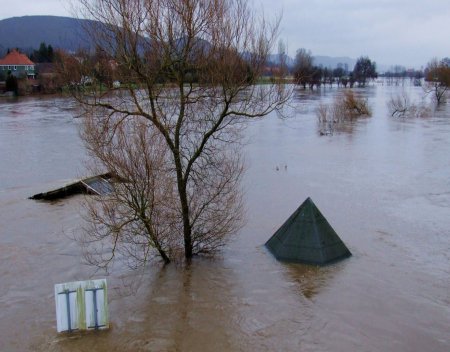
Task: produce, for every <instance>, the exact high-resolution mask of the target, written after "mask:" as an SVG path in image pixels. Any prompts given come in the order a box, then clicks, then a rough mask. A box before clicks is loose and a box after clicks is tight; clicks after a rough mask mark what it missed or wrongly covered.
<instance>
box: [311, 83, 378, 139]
mask: <svg viewBox="0 0 450 352" xmlns="http://www.w3.org/2000/svg"><path fill="white" fill-rule="evenodd" d="M371 114H372V113H371V111H370V108H369V104H368V102H367V99H364V98H362V97H357V96H355V94H354V93H353V91H351V90H346V91H344V93H343V94H342V95H338V96H337V97H336V98H335V99H334V101H333V103H332V104H329V105H326V104H321V105H319V107H318V108H317V110H316V116H317V119H318V122H319V132H320V134H332V133H333V132H334V131H335V130H336V128H337V127H338V126H342V125H343V124H344V123H345V122H347V121H352V120H354V119H356V118H358V117H368V116H371Z"/></svg>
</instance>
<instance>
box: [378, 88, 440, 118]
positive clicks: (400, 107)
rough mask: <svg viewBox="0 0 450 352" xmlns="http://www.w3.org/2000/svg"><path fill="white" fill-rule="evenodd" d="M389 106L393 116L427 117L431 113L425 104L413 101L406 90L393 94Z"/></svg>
mask: <svg viewBox="0 0 450 352" xmlns="http://www.w3.org/2000/svg"><path fill="white" fill-rule="evenodd" d="M387 106H388V109H389V113H390V114H391V116H392V117H405V118H407V117H427V116H430V114H431V111H430V109H429V108H428V107H427V106H426V105H425V104H423V103H421V104H415V103H412V102H411V99H410V98H409V95H408V94H407V93H406V92H402V93H401V94H397V95H395V96H392V97H391V98H390V99H389V101H388V102H387Z"/></svg>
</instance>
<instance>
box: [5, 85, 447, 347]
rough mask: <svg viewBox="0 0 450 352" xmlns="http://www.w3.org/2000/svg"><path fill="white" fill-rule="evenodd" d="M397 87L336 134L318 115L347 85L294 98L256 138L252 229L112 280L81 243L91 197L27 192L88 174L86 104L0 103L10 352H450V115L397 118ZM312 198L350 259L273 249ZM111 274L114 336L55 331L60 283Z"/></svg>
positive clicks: (116, 272) (250, 180)
mask: <svg viewBox="0 0 450 352" xmlns="http://www.w3.org/2000/svg"><path fill="white" fill-rule="evenodd" d="M400 89H403V88H401V87H389V86H382V85H377V86H371V87H368V88H366V89H364V90H359V93H361V94H363V95H365V96H366V97H367V98H368V99H369V103H370V105H371V107H372V110H373V116H372V117H371V118H366V119H362V120H359V121H355V122H353V123H351V124H349V125H348V126H346V127H345V128H342V129H341V131H337V132H336V133H334V134H333V135H329V136H320V134H319V133H318V126H317V122H316V117H315V113H314V109H315V108H316V107H317V105H318V104H320V103H323V102H329V101H331V100H332V98H333V96H334V95H335V94H336V93H337V91H338V90H337V89H336V88H333V89H329V88H327V89H325V90H322V91H321V92H314V93H309V92H304V91H302V90H299V91H296V92H295V94H294V99H293V104H292V105H293V112H292V114H291V116H290V117H289V118H287V119H280V118H279V117H277V116H276V115H275V114H273V115H271V116H269V117H267V118H266V119H263V120H260V121H257V122H254V123H251V124H250V125H249V126H248V128H247V130H246V144H245V148H244V149H245V157H246V161H247V166H248V167H247V172H246V176H245V180H244V183H243V189H244V192H245V198H246V206H247V218H248V221H247V224H246V226H245V227H244V228H243V229H242V230H241V232H240V233H239V235H238V236H236V237H235V238H234V239H233V241H232V242H230V244H229V245H228V246H227V247H226V248H224V250H223V252H222V254H221V255H220V256H218V257H216V258H214V259H202V258H196V259H195V260H194V261H193V263H192V264H191V265H189V266H182V265H175V264H171V265H169V266H166V267H162V266H159V265H154V266H152V267H149V268H147V269H146V270H145V271H144V272H130V271H128V270H127V269H126V268H125V267H121V266H120V265H116V266H115V267H114V268H113V269H112V271H111V272H110V273H109V274H105V273H103V272H98V271H96V270H95V269H94V268H92V267H90V266H87V265H85V264H84V263H83V260H82V258H81V250H80V248H79V246H78V244H77V243H76V242H74V241H73V240H72V239H71V238H72V236H73V234H74V233H77V231H80V228H81V226H82V225H83V224H82V220H81V218H80V204H81V200H82V198H81V196H77V197H72V198H67V199H65V200H61V201H57V202H53V203H48V202H39V201H32V200H28V199H27V197H28V196H31V195H33V194H35V193H38V192H42V191H46V190H49V189H51V188H52V187H54V186H57V185H60V184H64V183H65V182H67V181H69V180H71V179H74V178H77V177H80V176H84V175H85V169H84V166H83V161H84V159H85V158H86V156H85V151H84V148H83V145H82V143H81V142H80V139H79V136H78V130H77V127H78V126H77V125H78V124H79V123H80V121H79V120H78V119H74V118H73V115H75V114H76V106H75V104H74V103H73V102H72V101H71V100H70V99H63V98H45V99H40V98H27V99H20V100H5V99H3V100H1V101H0V351H338V352H339V351H346V352H347V351H418V352H419V351H420V352H422V351H442V352H448V351H449V350H450V107H447V106H444V107H442V108H440V109H439V110H437V111H435V112H433V114H432V116H431V117H428V118H411V119H400V118H392V117H390V116H389V114H388V111H387V107H386V101H387V99H388V98H389V97H390V96H391V95H392V94H395V93H396V92H398V91H399V90H400ZM404 89H407V90H408V91H410V94H411V96H412V97H413V98H415V99H416V100H417V99H419V98H420V95H421V94H422V91H421V89H420V88H415V87H409V86H408V87H406V88H404ZM308 196H310V197H312V199H313V200H314V202H315V203H316V205H317V206H318V207H319V209H320V210H321V211H322V213H323V214H324V215H325V217H327V219H328V221H329V222H330V223H331V225H332V226H333V227H334V228H335V230H336V232H337V233H338V234H339V235H340V237H341V238H342V240H343V241H344V242H345V243H346V245H347V246H348V247H349V249H350V250H351V251H352V253H353V256H352V257H351V258H349V259H347V260H344V261H342V262H340V263H337V264H334V265H331V266H327V267H323V268H318V267H314V266H306V265H300V264H295V265H292V264H285V263H280V262H277V261H276V260H275V259H274V258H273V257H272V255H271V254H270V253H268V252H267V251H266V250H265V248H264V246H263V244H264V243H265V242H266V241H267V239H268V238H269V237H270V236H271V235H272V234H273V233H274V232H275V231H276V229H277V228H278V227H279V226H280V225H281V224H282V223H283V222H284V220H285V219H286V218H287V217H288V216H289V215H290V214H291V213H292V212H293V211H294V210H295V209H296V208H297V207H298V206H299V205H300V203H302V202H303V201H304V200H305V198H307V197H308ZM103 277H106V278H107V280H108V285H109V308H110V319H111V324H112V327H111V329H110V330H109V331H104V332H98V333H86V334H74V335H68V334H61V335H58V334H57V333H56V318H55V303H54V293H53V292H54V291H53V286H54V284H55V283H61V282H69V281H77V280H86V279H90V278H103Z"/></svg>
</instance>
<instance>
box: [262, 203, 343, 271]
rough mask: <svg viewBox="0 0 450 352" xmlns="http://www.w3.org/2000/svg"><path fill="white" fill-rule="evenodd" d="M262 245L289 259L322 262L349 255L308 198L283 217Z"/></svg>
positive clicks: (276, 255) (311, 262) (278, 257)
mask: <svg viewBox="0 0 450 352" xmlns="http://www.w3.org/2000/svg"><path fill="white" fill-rule="evenodd" d="M266 247H267V248H268V249H269V250H270V251H271V252H272V254H273V255H274V256H275V257H276V258H277V259H278V260H283V261H289V262H299V263H309V264H319V265H325V264H328V263H331V262H334V261H337V260H340V259H343V258H347V257H349V256H351V253H350V251H349V250H348V248H347V247H346V246H345V244H344V242H342V240H341V239H340V238H339V236H338V235H337V233H336V232H335V231H334V230H333V228H332V227H331V226H330V224H329V223H328V221H327V220H326V219H325V217H324V216H323V215H322V213H321V212H320V211H319V209H318V208H317V207H316V205H315V204H314V203H313V201H312V200H311V198H308V199H306V200H305V201H304V202H303V204H302V205H301V206H300V207H299V208H298V209H297V210H296V211H295V212H294V213H293V214H292V215H291V216H290V217H289V219H287V220H286V222H285V223H284V224H283V225H282V226H281V227H280V228H279V229H278V231H277V232H275V234H274V235H273V236H272V237H271V238H270V239H269V240H268V241H267V242H266Z"/></svg>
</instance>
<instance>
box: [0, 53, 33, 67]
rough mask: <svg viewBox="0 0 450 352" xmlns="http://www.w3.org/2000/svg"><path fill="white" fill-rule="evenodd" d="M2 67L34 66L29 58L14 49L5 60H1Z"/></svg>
mask: <svg viewBox="0 0 450 352" xmlns="http://www.w3.org/2000/svg"><path fill="white" fill-rule="evenodd" d="M0 65H16V66H19V65H26V66H27V65H30V66H31V65H34V62H33V61H31V60H30V59H29V58H28V56H26V55H25V54H21V53H19V52H18V51H17V50H15V49H13V50H11V52H10V53H9V54H7V55H6V56H5V57H4V58H3V59H0Z"/></svg>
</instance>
